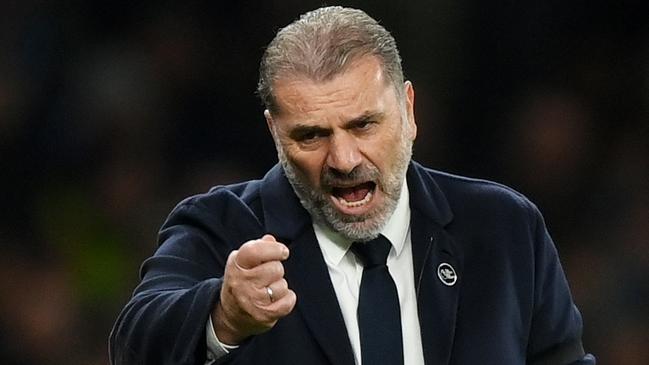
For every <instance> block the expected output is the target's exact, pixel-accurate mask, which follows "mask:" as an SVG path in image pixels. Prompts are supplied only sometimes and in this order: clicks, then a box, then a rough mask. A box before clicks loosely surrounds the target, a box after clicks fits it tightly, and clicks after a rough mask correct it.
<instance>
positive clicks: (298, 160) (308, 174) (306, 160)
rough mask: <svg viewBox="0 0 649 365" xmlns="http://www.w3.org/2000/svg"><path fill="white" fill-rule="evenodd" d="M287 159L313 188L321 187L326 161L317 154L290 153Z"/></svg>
mask: <svg viewBox="0 0 649 365" xmlns="http://www.w3.org/2000/svg"><path fill="white" fill-rule="evenodd" d="M287 157H288V159H289V161H290V162H291V163H292V164H293V166H295V168H296V169H297V170H298V171H299V172H300V174H302V176H304V177H305V178H306V179H307V181H308V182H309V184H310V185H311V186H314V187H317V186H320V175H321V172H322V168H323V164H324V159H323V158H322V157H321V156H320V154H319V153H317V152H297V153H295V152H288V153H287Z"/></svg>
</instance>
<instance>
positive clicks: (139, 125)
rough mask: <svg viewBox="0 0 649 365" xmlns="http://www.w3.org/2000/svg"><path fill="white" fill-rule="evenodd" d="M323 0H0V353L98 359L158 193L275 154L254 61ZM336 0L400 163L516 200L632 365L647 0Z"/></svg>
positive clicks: (647, 329)
mask: <svg viewBox="0 0 649 365" xmlns="http://www.w3.org/2000/svg"><path fill="white" fill-rule="evenodd" d="M134 3H135V2H134ZM335 3H337V2H333V1H332V2H329V4H335ZM321 4H322V3H321V2H317V1H297V0H291V1H263V2H262V1H260V2H243V1H242V2H225V1H224V2H221V1H205V2H192V3H191V4H189V5H188V4H180V3H176V4H174V3H165V2H155V3H153V2H142V3H137V4H131V3H130V2H119V1H118V2H115V1H71V2H49V1H33V0H24V1H4V2H2V3H0V168H1V171H2V178H0V203H1V204H2V209H1V210H0V363H2V364H7V365H12V364H106V363H107V345H106V343H107V337H108V333H109V331H110V327H111V325H112V323H113V321H114V320H115V318H116V316H117V314H118V312H119V310H120V308H121V307H122V306H123V305H124V304H125V303H126V301H127V300H128V298H129V296H130V293H131V291H132V290H133V288H134V286H135V285H136V284H137V282H138V277H137V271H138V267H139V264H140V263H141V261H142V260H143V259H144V258H145V257H147V256H149V255H150V254H151V253H152V252H153V251H154V249H155V246H156V231H157V229H158V227H159V226H160V224H161V223H162V221H163V220H164V218H165V217H166V215H167V213H168V212H169V211H170V209H172V208H173V207H174V205H175V204H176V203H177V202H178V201H179V200H180V199H182V198H183V197H186V196H188V195H192V194H195V193H198V192H202V191H205V190H207V189H208V188H209V187H210V186H212V185H215V184H221V183H229V182H235V181H239V180H242V179H248V178H255V177H259V176H261V175H262V174H263V173H264V172H265V171H266V170H267V169H268V168H269V167H271V166H272V165H273V164H274V163H275V162H276V154H275V151H274V147H273V144H272V140H271V138H270V136H269V134H268V133H267V131H266V126H265V122H264V120H263V116H262V107H261V106H260V103H259V101H258V100H257V98H256V97H255V95H254V90H255V87H256V79H257V66H258V61H259V58H260V56H261V53H262V50H263V48H264V46H265V45H266V44H267V43H268V42H269V41H270V40H271V39H272V37H273V34H274V33H275V32H276V30H277V29H278V28H279V27H281V26H284V25H286V24H288V23H289V22H290V21H292V20H293V19H294V18H295V17H297V16H298V15H299V14H300V13H303V12H304V11H307V10H311V9H313V8H316V7H318V6H319V5H321ZM346 4H348V5H352V6H355V7H360V8H363V9H364V10H366V11H367V12H368V13H369V14H370V15H372V16H373V17H375V18H376V19H379V20H380V21H381V23H382V24H383V25H384V26H385V27H386V28H388V29H389V30H390V31H392V33H393V35H394V36H395V38H396V39H397V43H398V44H399V46H400V50H401V54H402V57H403V59H404V70H405V73H406V76H407V78H409V79H410V80H412V81H413V83H414V85H415V90H416V108H415V109H416V111H415V113H416V117H417V122H418V126H419V136H418V140H417V142H416V143H415V158H416V159H417V160H419V161H420V162H423V163H424V164H426V165H428V166H431V167H434V168H438V169H442V170H446V171H450V172H453V173H459V174H463V175H469V176H474V177H483V178H488V179H492V180H496V181H498V182H502V183H505V184H507V185H510V186H512V187H514V188H516V189H517V190H519V191H521V192H523V193H524V194H526V195H527V196H529V197H530V198H531V199H532V200H533V201H534V202H536V203H537V204H538V206H539V207H540V209H541V210H542V212H543V213H544V214H545V218H546V221H547V224H548V227H549V229H550V231H551V233H552V235H553V237H554V239H555V242H556V244H557V247H558V249H559V252H560V255H561V258H562V262H563V264H564V268H565V270H566V273H567V275H568V278H569V282H570V284H571V287H572V290H573V295H574V297H575V300H576V302H577V304H578V305H579V306H580V308H581V310H582V313H583V316H584V321H585V333H584V342H585V346H586V347H587V349H589V350H590V351H592V352H594V353H596V354H597V355H598V357H599V360H600V363H601V364H626V365H630V364H649V346H647V345H648V342H647V339H649V151H648V144H649V142H648V141H649V131H648V129H649V118H648V117H649V31H648V24H649V21H648V19H649V18H648V17H647V15H649V11H648V10H649V7H648V6H647V5H645V4H647V2H645V1H636V2H630V1H608V2H594V1H585V0H584V1H522V2H521V1H478V0H473V1H408V2H405V1H350V2H346Z"/></svg>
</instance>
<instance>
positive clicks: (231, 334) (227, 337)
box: [212, 302, 247, 346]
mask: <svg viewBox="0 0 649 365" xmlns="http://www.w3.org/2000/svg"><path fill="white" fill-rule="evenodd" d="M212 319H213V322H214V333H216V337H217V338H218V340H219V342H221V344H223V345H226V346H237V345H239V344H240V343H241V342H243V340H245V338H246V337H247V336H245V335H241V334H240V333H239V332H240V331H238V330H237V328H236V327H235V326H234V325H233V324H232V322H231V321H230V320H229V319H228V317H227V315H226V313H225V310H224V309H223V306H222V305H221V303H220V302H219V303H218V304H217V305H216V310H215V311H214V312H213V317H212Z"/></svg>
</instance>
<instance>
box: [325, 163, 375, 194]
mask: <svg viewBox="0 0 649 365" xmlns="http://www.w3.org/2000/svg"><path fill="white" fill-rule="evenodd" d="M380 177H381V173H380V172H379V169H378V168H376V166H373V165H367V166H366V165H359V166H356V167H355V168H354V169H353V170H352V171H350V172H348V173H345V172H341V171H339V170H336V169H332V168H330V167H325V168H324V169H323V170H322V174H320V186H322V187H323V188H326V189H331V188H332V187H334V186H341V185H343V186H350V185H358V184H361V183H364V182H367V181H374V182H377V183H378V182H379V181H380Z"/></svg>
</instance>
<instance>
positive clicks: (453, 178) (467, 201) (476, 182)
mask: <svg viewBox="0 0 649 365" xmlns="http://www.w3.org/2000/svg"><path fill="white" fill-rule="evenodd" d="M425 170H426V173H428V174H429V176H430V177H431V178H432V179H433V180H434V181H435V182H436V183H437V185H438V186H439V188H440V189H441V190H442V191H443V192H444V194H445V196H446V198H447V200H448V201H449V204H450V205H451V206H452V207H454V208H456V209H457V208H461V207H473V208H475V207H478V206H481V207H482V208H483V209H487V208H488V207H499V208H510V209H515V210H520V209H522V210H525V211H527V212H528V213H531V212H533V211H536V210H537V208H536V206H535V205H534V203H532V202H531V201H530V200H529V199H528V198H527V197H526V196H525V195H523V194H522V193H520V192H519V191H517V190H515V189H513V188H511V187H509V186H507V185H504V184H501V183H498V182H494V181H490V180H485V179H479V178H472V177H466V176H460V175H456V174H451V173H448V172H443V171H438V170H433V169H428V168H426V169H425Z"/></svg>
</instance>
